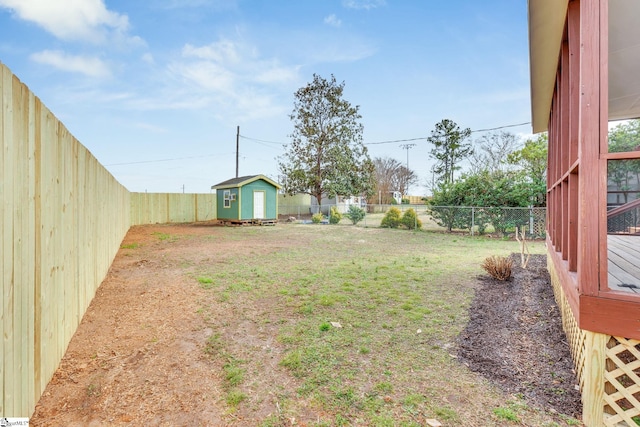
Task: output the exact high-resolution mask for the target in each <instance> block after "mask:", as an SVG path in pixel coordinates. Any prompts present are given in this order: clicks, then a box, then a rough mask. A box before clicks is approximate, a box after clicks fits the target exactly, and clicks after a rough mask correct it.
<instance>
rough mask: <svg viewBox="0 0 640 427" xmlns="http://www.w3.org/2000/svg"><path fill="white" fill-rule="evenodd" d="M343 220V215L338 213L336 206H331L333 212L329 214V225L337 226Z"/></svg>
mask: <svg viewBox="0 0 640 427" xmlns="http://www.w3.org/2000/svg"><path fill="white" fill-rule="evenodd" d="M341 219H342V214H341V213H340V212H338V209H337V208H336V207H335V206H331V212H329V224H337V223H339V222H340V220H341Z"/></svg>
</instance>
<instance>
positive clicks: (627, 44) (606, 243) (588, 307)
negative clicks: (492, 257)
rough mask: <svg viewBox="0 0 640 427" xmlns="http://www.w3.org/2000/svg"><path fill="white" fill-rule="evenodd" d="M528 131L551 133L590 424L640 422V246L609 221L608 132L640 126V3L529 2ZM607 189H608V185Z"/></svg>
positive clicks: (567, 324)
mask: <svg viewBox="0 0 640 427" xmlns="http://www.w3.org/2000/svg"><path fill="white" fill-rule="evenodd" d="M528 8H529V15H528V16H529V42H530V48H529V52H530V64H531V99H532V124H533V131H534V132H542V131H548V132H549V157H548V160H549V163H548V181H547V184H548V185H547V187H548V192H547V195H548V197H547V204H548V209H547V212H548V221H547V248H548V249H547V250H548V268H549V272H550V274H551V279H552V283H553V287H554V291H555V294H556V299H557V301H558V305H559V308H560V311H561V313H562V317H563V325H564V329H565V332H566V334H567V338H568V341H569V343H570V345H571V350H572V355H573V358H574V363H575V367H576V373H577V375H578V377H579V382H580V389H581V393H582V402H583V408H584V409H583V421H584V423H585V425H586V426H611V427H613V426H616V427H617V426H635V425H636V422H635V419H638V418H637V417H638V416H639V415H640V268H639V267H640V251H638V249H639V248H640V236H638V235H634V233H635V232H636V231H637V230H635V229H634V228H633V226H632V225H631V224H629V226H628V227H627V228H626V229H624V230H622V231H620V232H618V233H617V234H615V235H614V234H610V233H608V222H609V221H611V220H612V219H613V218H615V217H617V216H620V215H630V214H631V215H638V214H640V207H639V204H640V201H638V200H629V201H627V203H625V204H624V205H623V206H621V207H618V208H616V209H615V210H610V211H607V200H608V198H609V197H610V196H611V194H607V193H608V192H607V182H608V179H607V178H608V176H609V171H610V170H614V169H615V168H616V167H617V165H618V164H619V163H618V162H629V161H634V160H638V159H640V151H629V152H622V153H620V152H616V153H611V152H609V150H608V141H607V134H608V122H609V121H611V120H620V119H631V118H637V117H640V25H638V17H640V1H637V0H611V1H607V0H572V1H568V0H529V3H528ZM609 182H610V181H609Z"/></svg>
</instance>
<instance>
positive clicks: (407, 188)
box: [400, 144, 416, 195]
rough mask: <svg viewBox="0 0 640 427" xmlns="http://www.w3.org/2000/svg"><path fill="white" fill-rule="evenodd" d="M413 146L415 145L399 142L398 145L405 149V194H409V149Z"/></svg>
mask: <svg viewBox="0 0 640 427" xmlns="http://www.w3.org/2000/svg"><path fill="white" fill-rule="evenodd" d="M415 146H416V144H401V145H400V148H402V149H403V150H407V172H406V176H405V179H406V180H407V183H406V185H405V189H404V191H405V192H406V194H407V195H409V150H410V149H412V148H413V147H415Z"/></svg>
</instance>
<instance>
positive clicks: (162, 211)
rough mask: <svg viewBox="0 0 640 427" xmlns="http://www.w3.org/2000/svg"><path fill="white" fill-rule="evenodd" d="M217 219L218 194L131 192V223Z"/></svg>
mask: <svg viewBox="0 0 640 427" xmlns="http://www.w3.org/2000/svg"><path fill="white" fill-rule="evenodd" d="M213 219H216V195H215V193H214V194H179V193H175V194H173V193H131V225H140V224H164V223H172V222H194V221H210V220H213Z"/></svg>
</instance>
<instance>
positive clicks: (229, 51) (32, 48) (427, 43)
mask: <svg viewBox="0 0 640 427" xmlns="http://www.w3.org/2000/svg"><path fill="white" fill-rule="evenodd" d="M526 8H527V2H526V1H525V0H519V1H514V0H486V1H481V2H480V1H471V0H466V1H463V0H448V1H436V0H304V1H301V0H277V1H276V0H273V1H267V0H261V1H260V0H145V1H130V0H66V1H51V0H0V62H2V63H4V64H5V65H6V66H7V67H8V68H9V69H10V70H11V71H12V72H13V73H14V74H15V75H16V76H17V77H18V78H19V79H20V80H21V81H22V82H23V83H25V84H26V85H27V86H28V87H29V88H30V89H31V91H32V92H34V93H35V94H36V96H38V97H39V98H40V99H41V100H42V102H43V103H44V104H45V105H46V106H47V107H48V108H49V109H50V110H51V111H52V112H53V114H54V115H55V116H56V117H57V118H58V119H59V120H61V121H62V122H63V123H64V124H65V126H66V127H67V129H69V131H70V132H71V133H72V134H73V135H74V136H75V137H76V138H77V139H78V140H79V141H80V142H81V143H82V144H83V145H84V146H85V147H87V148H88V149H89V150H90V151H91V153H93V155H94V156H95V157H96V158H97V159H98V161H100V163H102V164H103V165H104V166H105V167H106V168H107V169H108V170H109V171H110V172H111V173H112V174H113V175H114V177H115V178H116V179H117V180H118V181H119V182H120V183H121V184H123V185H124V186H125V187H126V188H127V189H128V190H130V191H136V192H145V191H147V192H169V193H181V192H187V193H209V192H211V186H212V185H215V184H217V183H220V182H222V181H225V180H227V179H230V178H234V177H235V176H236V175H235V174H236V134H237V127H238V126H239V127H240V138H239V151H238V159H239V175H240V176H244V175H256V174H264V175H266V176H268V177H270V178H272V179H274V180H276V181H277V180H278V174H279V173H278V163H277V157H278V156H280V155H282V154H283V153H284V152H285V150H286V144H287V143H288V142H290V135H291V133H292V132H293V123H292V121H291V119H290V118H289V115H290V114H291V112H292V110H293V103H294V93H295V91H296V90H297V89H299V88H301V87H304V86H306V85H307V84H308V83H309V82H311V81H312V79H313V74H318V75H319V76H321V77H324V78H326V79H329V78H330V77H331V75H334V76H335V78H336V80H337V81H338V82H344V84H345V89H344V99H346V100H347V101H349V102H350V103H351V104H352V105H357V106H359V112H360V114H361V116H362V119H361V123H362V124H363V125H364V134H363V137H364V138H363V139H364V143H365V144H366V145H367V147H368V149H369V154H370V156H371V157H372V158H375V157H390V158H394V159H396V160H398V161H400V162H402V164H404V165H407V164H408V167H409V168H410V169H411V170H413V171H414V172H416V174H417V175H418V178H419V182H418V184H416V185H413V186H412V187H411V188H410V189H409V193H410V194H412V195H425V194H428V192H429V190H428V189H427V185H428V184H429V183H430V181H431V178H432V174H431V167H432V165H433V160H432V159H431V158H430V156H429V152H430V149H431V147H430V146H429V144H428V142H427V141H426V137H428V136H429V135H430V133H431V131H432V130H433V129H434V126H435V124H436V123H437V122H439V121H441V120H443V119H450V120H453V121H455V122H456V123H457V124H458V125H459V126H460V127H461V128H470V129H471V130H472V131H474V132H473V133H472V138H471V140H470V142H475V141H476V140H478V139H479V138H480V137H481V136H482V135H483V131H482V130H483V129H490V128H499V127H504V126H510V127H508V128H505V129H504V130H506V131H510V132H512V133H514V134H516V135H518V136H520V137H522V138H526V137H529V136H530V135H531V125H530V124H529V121H530V117H531V115H530V89H529V62H528V39H527V37H528V34H527V10H526ZM523 123H524V124H523ZM513 125H517V126H513ZM408 140H410V141H408ZM403 144H415V145H412V146H410V147H408V148H406V147H405V146H403Z"/></svg>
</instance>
